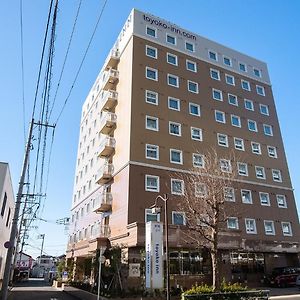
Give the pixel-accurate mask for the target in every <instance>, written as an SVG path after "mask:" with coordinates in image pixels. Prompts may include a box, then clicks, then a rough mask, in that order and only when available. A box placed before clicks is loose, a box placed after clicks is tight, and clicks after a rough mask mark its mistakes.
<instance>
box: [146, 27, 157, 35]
mask: <svg viewBox="0 0 300 300" xmlns="http://www.w3.org/2000/svg"><path fill="white" fill-rule="evenodd" d="M146 34H147V35H150V36H152V37H155V38H156V29H154V28H151V27H148V26H147V27H146Z"/></svg>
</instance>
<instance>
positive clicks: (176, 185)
mask: <svg viewBox="0 0 300 300" xmlns="http://www.w3.org/2000/svg"><path fill="white" fill-rule="evenodd" d="M171 193H172V194H173V195H183V194H184V181H183V180H179V179H173V178H172V179H171Z"/></svg>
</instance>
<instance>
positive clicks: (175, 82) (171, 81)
mask: <svg viewBox="0 0 300 300" xmlns="http://www.w3.org/2000/svg"><path fill="white" fill-rule="evenodd" d="M167 79H168V85H171V86H174V87H177V88H178V87H179V78H178V76H175V75H171V74H168V75H167Z"/></svg>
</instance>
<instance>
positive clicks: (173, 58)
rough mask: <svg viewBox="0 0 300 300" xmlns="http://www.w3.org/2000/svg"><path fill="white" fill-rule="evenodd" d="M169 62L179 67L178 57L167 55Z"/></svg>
mask: <svg viewBox="0 0 300 300" xmlns="http://www.w3.org/2000/svg"><path fill="white" fill-rule="evenodd" d="M167 62H168V63H169V64H171V65H174V66H177V64H178V63H177V55H174V54H171V53H167Z"/></svg>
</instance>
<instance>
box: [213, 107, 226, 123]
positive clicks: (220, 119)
mask: <svg viewBox="0 0 300 300" xmlns="http://www.w3.org/2000/svg"><path fill="white" fill-rule="evenodd" d="M215 120H216V121H217V122H219V123H224V124H225V123H226V119H225V113H224V112H222V111H219V110H215Z"/></svg>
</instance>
